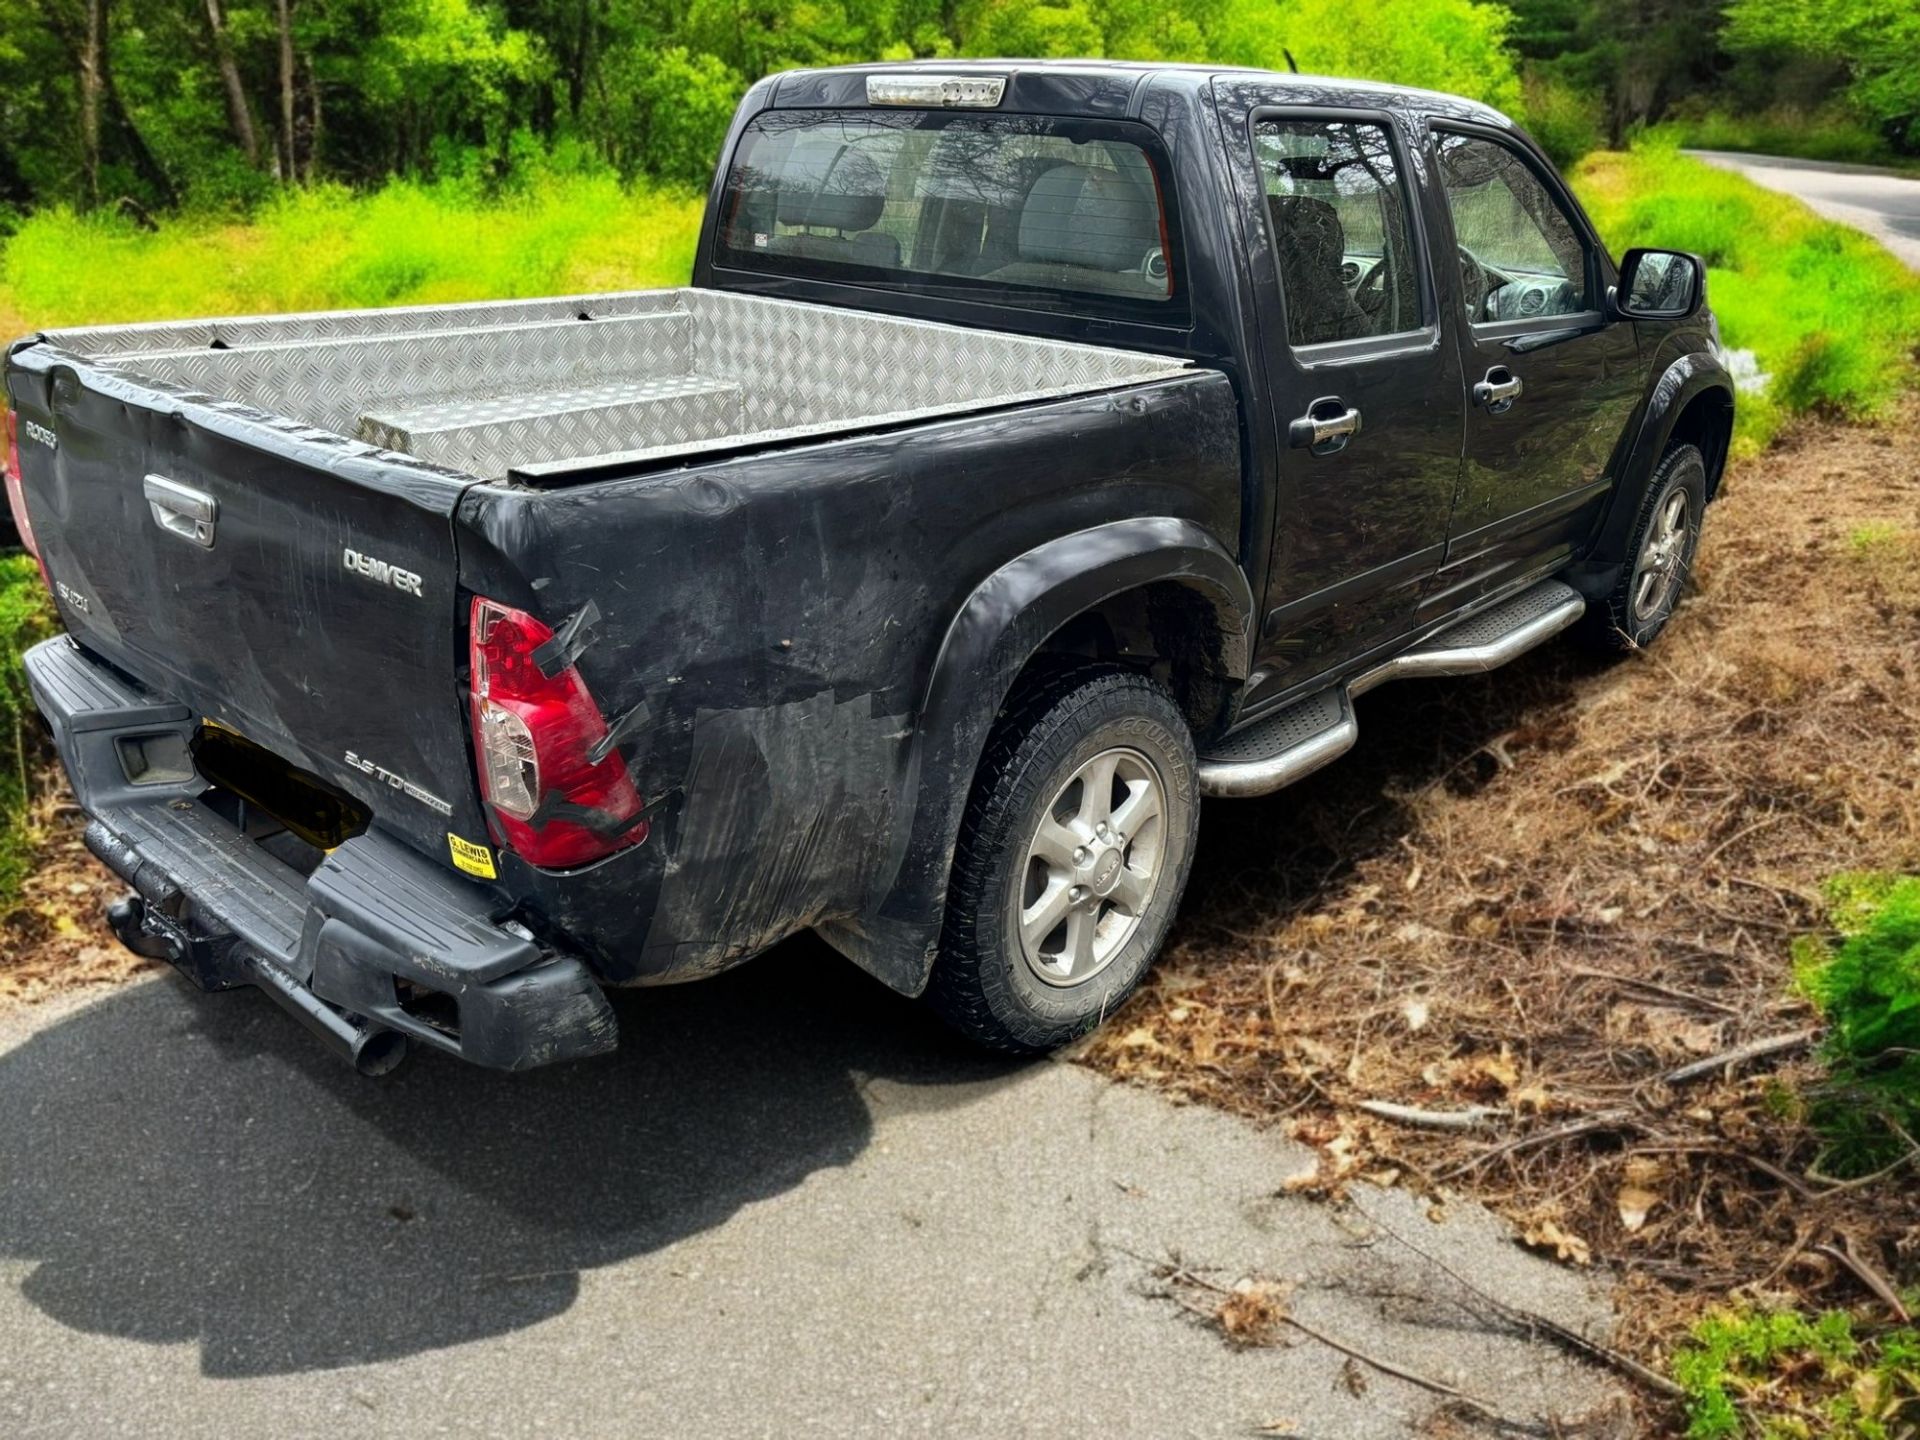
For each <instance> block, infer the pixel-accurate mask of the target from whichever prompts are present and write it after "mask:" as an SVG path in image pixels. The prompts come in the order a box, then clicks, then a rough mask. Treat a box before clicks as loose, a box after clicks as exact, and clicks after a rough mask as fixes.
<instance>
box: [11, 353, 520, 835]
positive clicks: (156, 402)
mask: <svg viewBox="0 0 1920 1440" xmlns="http://www.w3.org/2000/svg"><path fill="white" fill-rule="evenodd" d="M11 361H12V364H11V367H10V370H9V374H8V388H9V390H10V391H11V398H12V401H13V403H14V405H15V406H16V407H17V408H18V409H19V412H20V418H21V420H22V421H23V422H29V421H30V422H33V424H34V428H32V429H29V428H28V427H27V426H26V425H25V424H23V425H22V427H21V429H22V432H23V433H22V442H21V446H20V450H21V470H22V472H23V475H22V478H23V482H24V487H25V494H26V502H27V512H28V515H29V516H30V518H31V520H32V524H33V529H34V532H35V536H36V538H37V539H38V541H39V545H40V552H41V558H42V560H43V561H44V562H45V564H46V567H47V572H48V576H49V579H50V580H51V582H52V584H53V587H54V591H55V596H56V599H57V601H58V604H59V607H60V614H61V618H62V619H63V620H64V621H65V622H66V625H67V628H68V629H69V630H70V631H71V632H72V633H73V635H74V636H75V637H76V638H77V639H79V640H80V642H81V643H82V644H83V645H85V646H86V647H87V648H88V649H90V650H93V651H95V652H96V653H98V654H99V655H101V656H103V657H105V658H106V659H108V660H110V661H112V662H113V663H114V664H116V665H118V666H120V667H121V668H122V669H123V670H126V671H127V672H128V673H130V674H131V675H133V676H134V677H135V678H137V679H139V680H141V681H143V682H145V683H146V684H147V685H149V686H150V687H152V688H154V689H156V690H159V691H162V692H164V693H166V694H168V695H171V696H173V697H175V698H177V699H179V700H181V701H184V702H185V703H186V704H188V705H190V706H192V707H193V708H194V709H196V710H197V711H199V712H200V713H201V714H202V715H204V716H206V717H208V718H211V719H215V720H218V721H220V722H222V723H224V724H226V725H227V726H229V727H231V728H233V729H235V730H238V731H240V732H241V733H242V734H244V735H246V736H248V737H250V738H251V739H253V740H255V741H257V742H259V743H260V744H262V745H265V746H267V747H269V748H270V749H273V750H275V751H277V752H278V753H279V754H280V755H281V756H282V757H283V758H285V759H287V760H290V761H293V762H294V763H296V764H298V765H301V766H303V767H305V768H306V769H309V770H311V771H314V772H315V773H317V774H319V775H322V776H324V777H326V778H327V779H328V780H331V781H333V782H334V783H335V784H337V785H339V786H341V787H342V788H343V789H346V790H348V791H349V792H351V793H352V794H354V795H356V796H358V797H359V798H360V799H362V800H363V801H365V802H366V803H367V804H368V805H370V806H371V807H372V808H373V811H374V814H375V816H376V817H377V819H378V821H379V823H380V824H381V825H382V826H383V827H385V828H387V829H389V830H392V831H394V832H396V833H397V834H399V835H401V836H403V837H405V838H406V839H408V840H410V841H412V842H413V843H415V844H416V845H417V846H419V848H420V849H422V850H424V851H426V852H428V853H430V854H432V855H434V856H435V857H436V858H438V859H439V860H441V861H442V862H445V861H446V860H447V858H448V836H449V834H454V835H460V836H463V837H467V838H469V839H472V840H475V841H478V842H480V843H485V840H486V835H487V830H486V824H485V821H484V819H483V818H482V815H481V812H480V808H479V801H478V796H477V794H476V790H475V780H474V775H473V768H472V764H471V761H470V758H469V750H468V737H467V721H466V710H465V705H464V702H463V696H462V693H461V691H460V690H459V688H458V672H459V669H460V667H461V665H462V664H463V663H464V661H463V656H462V654H461V650H460V646H461V643H462V636H463V633H464V627H463V624H462V621H461V616H460V611H459V604H458V596H457V595H456V593H455V591H456V583H455V575H456V573H457V571H456V565H455V556H454V543H453V532H452V527H451V524H450V521H449V517H450V516H451V514H452V512H453V508H454V506H455V505H456V504H457V503H458V501H459V498H460V495H461V492H462V491H463V490H464V489H465V488H466V485H467V484H468V483H470V482H467V481H464V480H462V479H460V478H459V477H457V476H454V475H450V474H447V473H445V472H441V471H436V470H433V469H431V468H429V467H426V466H422V465H417V464H412V463H409V462H406V461H403V460H399V459H398V458H396V457H390V456H380V455H375V454H372V453H369V451H368V449H367V447H366V446H364V445H359V444H356V443H354V442H351V441H348V440H344V439H342V438H340V437H338V436H334V435H330V434H327V433H325V432H322V431H317V430H312V429H307V428H304V427H300V426H297V425H295V424H293V423H292V422H280V421H270V420H267V419H265V418H263V417H261V416H260V415H259V413H258V412H255V411H244V412H243V411H241V410H239V409H238V408H237V407H232V406H226V405H220V404H214V403H203V402H198V401H194V400H189V399H185V398H183V397H178V396H174V395H170V394H165V393H162V392H159V391H157V390H153V389H150V388H147V387H145V386H142V385H139V384H136V383H133V382H131V381H130V380H128V379H127V378H126V377H123V376H119V375H115V374H112V373H108V372H105V371H101V370H96V369H92V368H90V367H88V366H86V365H83V364H76V363H74V362H73V361H72V360H71V359H70V358H68V357H66V356H63V355H60V354H59V353H58V352H52V351H48V350H46V349H44V348H42V347H37V346H34V347H28V348H26V349H23V350H20V351H17V352H16V353H15V354H14V355H13V356H12V357H11ZM49 442H50V443H49Z"/></svg>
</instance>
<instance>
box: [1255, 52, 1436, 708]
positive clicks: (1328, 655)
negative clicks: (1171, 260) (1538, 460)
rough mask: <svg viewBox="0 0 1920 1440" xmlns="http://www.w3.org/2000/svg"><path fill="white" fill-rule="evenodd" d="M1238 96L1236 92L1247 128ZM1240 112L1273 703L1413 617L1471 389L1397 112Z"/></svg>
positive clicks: (1263, 684) (1267, 685) (1265, 653)
mask: <svg viewBox="0 0 1920 1440" xmlns="http://www.w3.org/2000/svg"><path fill="white" fill-rule="evenodd" d="M1258 88H1259V87H1254V86H1236V87H1235V89H1236V90H1240V91H1245V90H1257V89H1258ZM1246 98H1247V97H1245V96H1244V95H1243V96H1242V99H1243V103H1244V101H1245V99H1246ZM1236 108H1237V107H1233V106H1230V105H1229V106H1223V117H1224V118H1227V121H1228V124H1229V125H1230V126H1234V128H1237V126H1235V118H1236V116H1235V110H1236ZM1238 115H1239V116H1243V117H1244V122H1243V123H1244V124H1245V125H1246V130H1245V131H1244V132H1243V135H1244V139H1245V144H1246V150H1245V152H1244V153H1245V154H1246V157H1247V160H1248V161H1249V162H1250V171H1249V174H1248V176H1246V177H1243V180H1242V185H1241V193H1242V197H1243V206H1244V208H1245V209H1246V211H1247V212H1248V213H1247V214H1246V215H1245V216H1244V217H1243V219H1244V223H1245V227H1246V233H1247V236H1248V249H1249V252H1250V258H1251V261H1252V268H1253V272H1254V275H1253V278H1254V299H1255V305H1256V313H1257V317H1258V322H1259V331H1260V336H1261V342H1262V346H1263V349H1264V352H1265V361H1266V372H1267V380H1268V390H1269V397H1268V398H1269V401H1270V404H1271V419H1272V423H1273V424H1274V425H1275V427H1276V429H1277V430H1278V432H1279V455H1280V465H1279V475H1278V477H1277V483H1278V504H1277V506H1276V513H1275V522H1274V533H1273V540H1272V552H1271V554H1272V559H1271V564H1270V567H1269V575H1270V577H1271V578H1270V581H1269V589H1268V595H1267V603H1266V614H1265V621H1264V625H1263V627H1262V634H1261V643H1260V646H1259V649H1258V651H1257V652H1256V657H1255V658H1256V675H1255V678H1254V684H1253V686H1252V687H1251V691H1250V693H1249V695H1248V701H1247V703H1248V706H1249V708H1259V707H1261V706H1262V705H1263V704H1264V703H1266V702H1271V701H1273V700H1277V699H1279V698H1280V697H1281V696H1282V695H1283V694H1284V693H1286V692H1287V691H1289V690H1290V689H1292V688H1293V687H1294V686H1295V685H1297V684H1299V683H1302V682H1305V681H1308V680H1310V679H1312V678H1314V677H1315V676H1317V675H1319V674H1321V673H1322V672H1324V671H1325V670H1327V669H1329V668H1333V667H1337V666H1339V665H1341V664H1343V663H1344V662H1346V661H1349V660H1351V659H1353V658H1355V657H1357V656H1359V655H1361V654H1363V653H1364V652H1365V651H1367V650H1368V649H1370V648H1372V647H1374V646H1376V645H1379V644H1380V643H1382V642H1383V641H1386V640H1389V639H1391V638H1393V637H1395V636H1397V635H1398V634H1400V633H1401V632H1402V631H1404V630H1405V629H1406V628H1407V627H1408V626H1409V625H1410V624H1411V623H1412V620H1413V615H1414V611H1415V608H1416V606H1417V604H1418V602H1419V598H1420V595H1421V592H1422V591H1423V589H1424V588H1425V586H1426V585H1427V584H1428V582H1429V581H1430V580H1431V577H1432V575H1433V574H1434V572H1435V570H1436V569H1437V568H1438V566H1439V564H1440V562H1441V559H1442V557H1443V554H1444V545H1445V538H1446V533H1447V521H1448V515H1449V511H1450V509H1451V506H1452V504H1453V499H1454V491H1455V487H1456V484H1457V481H1458V477H1459V466H1460V445H1461V433H1462V426H1463V410H1464V406H1465V400H1464V387H1463V384H1462V375H1461V371H1460V357H1459V352H1458V349H1457V348H1456V345H1455V342H1454V339H1453V337H1452V336H1451V335H1450V334H1447V333H1446V332H1445V327H1443V326H1442V324H1441V323H1440V318H1439V315H1438V309H1437V305H1436V303H1435V297H1434V288H1433V285H1432V284H1431V281H1430V278H1429V275H1428V272H1427V264H1426V261H1425V258H1424V246H1423V244H1422V233H1423V227H1422V224H1421V219H1420V216H1419V213H1418V210H1417V207H1416V206H1415V205H1414V203H1413V195H1412V185H1411V182H1410V181H1409V179H1408V178H1407V177H1408V167H1407V165H1406V154H1407V144H1408V141H1409V139H1410V138H1411V137H1410V135H1409V134H1408V133H1406V132H1403V131H1402V130H1401V128H1400V127H1399V125H1398V124H1397V122H1396V121H1395V120H1394V119H1393V118H1392V117H1390V116H1388V115H1386V114H1384V113H1378V112H1368V111H1346V110H1340V111H1329V110H1319V109H1303V108H1301V107H1298V106H1283V105H1263V104H1261V103H1259V97H1258V96H1255V97H1252V103H1248V104H1245V108H1244V109H1239V110H1238ZM1246 179H1251V180H1252V181H1253V184H1252V185H1251V186H1247V185H1246V184H1245V180H1246Z"/></svg>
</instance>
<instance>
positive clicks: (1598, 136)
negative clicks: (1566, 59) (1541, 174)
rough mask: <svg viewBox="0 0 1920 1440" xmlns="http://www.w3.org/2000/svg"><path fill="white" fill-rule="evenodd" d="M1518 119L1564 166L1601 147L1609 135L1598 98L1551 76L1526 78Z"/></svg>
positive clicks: (1522, 86)
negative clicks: (1607, 134)
mask: <svg viewBox="0 0 1920 1440" xmlns="http://www.w3.org/2000/svg"><path fill="white" fill-rule="evenodd" d="M1518 118H1519V120H1520V123H1521V124H1523V125H1525V126H1526V128H1527V131H1528V133H1529V134H1531V135H1532V136H1533V138H1534V139H1535V140H1537V141H1539V142H1540V148H1541V149H1542V150H1545V151H1546V152H1547V154H1548V155H1549V156H1551V157H1552V159H1553V163H1554V164H1556V165H1559V166H1562V167H1565V166H1569V165H1572V164H1573V163H1574V162H1575V161H1576V160H1579V159H1580V158H1581V157H1582V156H1584V155H1587V154H1588V153H1589V152H1591V151H1594V150H1598V149H1599V148H1600V146H1601V144H1602V142H1603V141H1604V140H1605V138H1606V130H1605V125H1604V121H1603V117H1602V115H1601V112H1600V99H1599V97H1598V96H1597V95H1594V94H1592V93H1591V92H1590V91H1586V90H1581V89H1578V88H1577V87H1575V86H1572V85H1569V84H1568V83H1567V82H1566V81H1564V80H1559V79H1556V78H1554V77H1553V76H1550V75H1540V74H1533V75H1528V76H1527V77H1526V80H1525V82H1524V83H1523V84H1522V85H1521V88H1520V114H1519V117H1518Z"/></svg>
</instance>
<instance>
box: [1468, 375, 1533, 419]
mask: <svg viewBox="0 0 1920 1440" xmlns="http://www.w3.org/2000/svg"><path fill="white" fill-rule="evenodd" d="M1523 389H1524V387H1523V386H1522V385H1521V384H1520V377H1519V376H1518V375H1516V374H1514V373H1513V372H1512V371H1511V370H1509V369H1508V368H1507V367H1506V366H1504V365H1496V366H1494V367H1493V368H1492V369H1491V370H1489V371H1487V378H1486V379H1484V380H1481V381H1479V382H1478V383H1476V384H1475V385H1474V387H1473V403H1474V404H1476V405H1484V406H1486V407H1487V413H1488V414H1489V415H1504V414H1506V413H1507V411H1509V410H1511V409H1512V408H1513V402H1514V401H1516V400H1518V399H1519V398H1520V395H1521V392H1522V390H1523Z"/></svg>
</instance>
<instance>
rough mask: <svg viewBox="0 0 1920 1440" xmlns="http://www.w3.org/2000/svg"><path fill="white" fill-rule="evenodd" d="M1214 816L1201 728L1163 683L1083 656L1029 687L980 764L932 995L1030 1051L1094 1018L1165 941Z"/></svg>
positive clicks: (945, 1014)
mask: <svg viewBox="0 0 1920 1440" xmlns="http://www.w3.org/2000/svg"><path fill="white" fill-rule="evenodd" d="M1199 818H1200V801H1199V794H1198V790H1197V783H1196V762H1195V757H1194V749H1193V736H1192V735H1191V733H1189V731H1188V729H1187V723H1186V720H1185V719H1184V717H1183V716H1182V715H1181V713H1180V709H1179V707H1178V706H1177V705H1175V704H1174V702H1173V697H1172V696H1170V695H1169V694H1168V693H1167V692H1166V690H1165V689H1164V688H1162V687H1161V686H1160V685H1158V684H1156V683H1155V682H1154V681H1152V680H1151V679H1148V678H1147V677H1146V676H1143V675H1139V674H1135V673H1134V672H1132V671H1129V670H1123V669H1120V668H1118V667H1108V666H1101V665H1082V666H1077V667H1075V668H1074V669H1072V670H1070V671H1067V672H1064V673H1061V674H1058V675H1055V676H1051V677H1048V678H1046V679H1043V680H1040V681H1038V682H1036V683H1033V684H1031V685H1028V686H1026V687H1024V688H1023V690H1022V692H1021V693H1019V694H1017V695H1016V697H1015V700H1014V702H1013V703H1012V704H1011V705H1010V706H1009V708H1008V710H1007V711H1006V712H1005V713H1003V714H1002V716H1001V717H1000V719H999V721H998V722H997V723H996V724H995V726H994V729H993V732H992V734H991V735H990V736H989V737H988V740H987V748H986V754H985V756H984V758H983V759H982V760H981V764H980V770H979V772H978V774H977V775H976V776H975V778H974V784H973V791H972V794H971V795H970V797H969V799H968V802H967V810H966V816H965V818H964V820H963V821H962V823H961V827H960V841H959V845H958V847H957V848H956V851H955V855H954V865H953V878H952V882H951V884H950V886H949V889H948V897H947V918H946V925H945V928H944V930H943V931H942V934H941V941H940V954H939V957H938V959H937V960H936V962H935V964H934V970H933V976H932V978H931V980H930V981H929V983H928V986H927V997H926V998H927V1001H928V1003H929V1004H930V1005H931V1006H932V1007H933V1008H934V1010H935V1011H936V1012H937V1013H938V1014H939V1015H940V1016H941V1017H942V1018H943V1019H945V1020H946V1021H947V1023H948V1024H950V1025H952V1026H953V1027H954V1028H955V1029H956V1030H959V1031H960V1032H961V1033H962V1034H964V1035H966V1036H968V1037H969V1038H971V1039H972V1040H974V1041H976V1042H978V1043H979V1044H981V1045H984V1046H987V1047H988V1048H990V1049H994V1050H1001V1051H1008V1052H1012V1053H1016V1054H1039V1053H1043V1052H1045V1051H1049V1050H1054V1049H1057V1048H1058V1047H1060V1046H1061V1045H1064V1044H1066V1043H1067V1042H1068V1041H1070V1040H1073V1039H1075V1038H1076V1037H1078V1036H1081V1035H1084V1034H1086V1033H1087V1032H1088V1031H1090V1030H1092V1029H1093V1028H1094V1027H1095V1026H1097V1025H1099V1024H1100V1022H1101V1021H1102V1020H1103V1019H1104V1018H1105V1017H1106V1016H1108V1015H1110V1014H1112V1013H1113V1011H1114V1010H1115V1009H1116V1008H1117V1007H1118V1006H1119V1005H1120V1003H1121V1002H1122V1001H1123V1000H1125V999H1126V998H1127V996H1128V995H1129V994H1131V993H1132V991H1133V989H1134V987H1135V986H1136V985H1138V984H1139V983H1140V977H1141V976H1142V975H1144V974H1145V973H1146V969H1147V966H1148V965H1149V964H1151V963H1152V960H1153V957H1154V954H1155V952H1157V951H1158V950H1159V948H1160V942H1161V940H1162V939H1163V938H1165V936H1166V933H1167V926H1168V925H1169V924H1170V923H1171V922H1172V920H1173V914H1174V911H1175V909H1177V908H1178V906H1179V903H1180V894H1181V891H1182V890H1184V889H1185V888H1186V883H1187V872H1188V870H1189V869H1190V868H1191V865H1192V862H1193V842H1194V832H1195V830H1196V829H1197V827H1198V824H1199Z"/></svg>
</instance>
